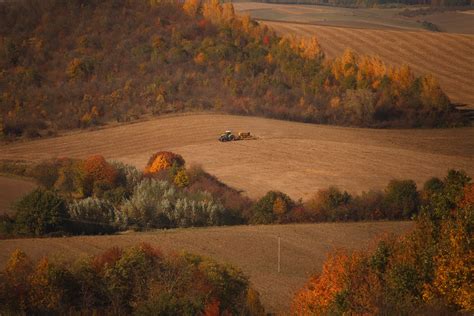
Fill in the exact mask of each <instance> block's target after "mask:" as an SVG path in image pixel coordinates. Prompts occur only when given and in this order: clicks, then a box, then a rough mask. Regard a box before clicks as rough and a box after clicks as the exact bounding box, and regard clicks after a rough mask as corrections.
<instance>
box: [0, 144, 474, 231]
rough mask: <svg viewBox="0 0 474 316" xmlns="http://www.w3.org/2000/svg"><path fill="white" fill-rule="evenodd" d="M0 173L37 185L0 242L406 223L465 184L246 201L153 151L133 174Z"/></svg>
mask: <svg viewBox="0 0 474 316" xmlns="http://www.w3.org/2000/svg"><path fill="white" fill-rule="evenodd" d="M0 172H3V173H13V174H17V175H22V176H29V177H33V178H34V179H36V181H37V183H38V185H39V187H38V188H37V189H36V190H34V191H32V192H31V193H29V194H27V195H25V196H24V197H22V198H21V199H19V200H18V201H17V202H16V203H15V205H14V210H15V212H14V213H13V214H4V215H2V216H1V217H0V237H1V238H9V237H18V236H45V235H47V236H62V235H77V234H110V233H115V232H117V231H122V230H129V229H134V230H146V229H160V228H176V227H199V226H218V225H240V224H276V223H281V224H284V223H301V222H331V221H338V222H340V221H369V220H370V221H372V220H410V219H413V218H415V217H416V216H418V215H419V214H420V212H421V211H422V210H423V208H425V207H426V205H428V204H429V203H430V201H431V199H432V196H433V195H436V194H440V193H441V192H445V191H446V192H450V191H453V190H457V189H459V187H463V186H465V185H466V184H468V183H470V181H471V178H470V177H469V176H468V175H467V174H466V173H465V172H464V171H458V170H450V171H449V172H448V174H447V175H446V177H445V178H444V179H439V178H436V177H434V178H431V179H429V180H428V181H426V183H425V184H424V186H423V188H421V189H418V188H417V185H416V183H415V182H414V181H412V180H391V181H390V182H389V183H388V185H387V186H386V187H385V189H384V190H372V191H368V192H363V193H361V194H358V195H353V194H350V193H348V192H346V191H343V190H340V189H339V188H337V187H328V188H326V189H321V190H319V191H317V192H316V193H315V194H313V195H312V196H311V197H310V198H309V199H307V200H306V201H302V200H298V201H295V200H293V199H291V198H290V197H289V196H288V195H286V194H285V193H283V192H279V191H269V192H268V193H266V194H265V195H264V196H263V197H261V198H260V199H257V200H252V199H250V198H248V197H247V196H245V195H244V194H242V192H240V191H238V190H236V189H233V188H231V187H229V186H227V185H226V184H224V183H222V182H220V181H219V180H218V179H217V178H216V177H214V176H212V175H211V174H209V173H207V172H206V171H204V170H203V169H202V168H201V167H199V166H191V167H186V165H185V161H184V159H183V157H182V156H180V155H178V154H175V153H172V152H167V151H162V152H157V153H155V154H153V155H152V156H151V157H150V159H149V161H148V163H147V165H146V167H145V169H144V170H143V171H140V170H138V169H136V168H135V167H133V166H129V165H125V164H123V163H120V162H115V161H107V160H106V159H105V158H104V157H102V156H99V155H96V156H91V157H89V158H87V159H85V160H78V159H69V158H61V159H55V160H48V161H44V162H41V163H38V164H33V165H26V164H23V163H18V162H17V163H14V162H5V161H4V162H3V163H2V164H0Z"/></svg>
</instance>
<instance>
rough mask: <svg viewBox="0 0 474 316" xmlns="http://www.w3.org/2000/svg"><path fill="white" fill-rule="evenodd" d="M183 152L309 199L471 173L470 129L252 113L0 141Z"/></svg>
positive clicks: (257, 186)
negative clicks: (242, 137)
mask: <svg viewBox="0 0 474 316" xmlns="http://www.w3.org/2000/svg"><path fill="white" fill-rule="evenodd" d="M228 129H231V130H233V131H234V132H238V131H250V132H252V133H253V134H255V135H256V136H257V137H258V138H259V139H258V140H248V141H237V142H230V143H220V142H218V141H217V137H218V136H219V134H220V133H221V132H223V131H225V130H228ZM160 150H170V151H173V152H176V153H179V154H181V155H183V157H184V158H185V160H186V161H187V164H188V165H190V164H201V165H202V166H203V167H204V169H206V170H207V171H209V172H210V173H212V174H214V175H216V176H217V177H218V178H219V179H220V180H222V181H223V182H225V183H227V184H229V185H231V186H233V187H235V188H237V189H240V190H243V191H244V192H245V193H246V194H248V195H249V196H251V197H260V196H262V195H263V194H265V193H266V192H267V191H268V190H281V191H283V192H285V193H287V194H289V195H290V196H291V197H293V198H295V199H297V198H308V197H309V196H311V195H312V194H314V193H315V192H316V191H317V190H318V189H321V188H326V187H328V186H330V185H336V186H338V187H340V188H342V189H345V190H348V191H350V192H353V193H356V192H361V191H363V190H365V191H366V190H369V189H382V188H383V187H385V185H386V184H387V183H388V181H390V180H391V179H394V178H398V179H401V178H402V179H413V180H415V181H416V182H417V184H418V185H422V184H423V182H424V181H426V180H428V179H429V178H430V177H432V176H439V177H443V176H444V175H445V174H446V171H447V170H448V169H450V168H457V169H464V170H465V171H466V172H467V173H468V174H470V175H471V176H472V175H474V128H473V127H469V128H460V129H435V130H431V129H417V130H376V129H361V128H346V127H335V126H324V125H313V124H303V123H296V122H287V121H279V120H271V119H264V118H256V117H243V116H231V115H220V114H192V115H181V116H171V117H163V118H158V119H153V120H150V121H144V122H139V123H134V124H128V125H121V126H117V127H110V128H104V129H101V130H96V131H82V132H74V133H70V134H66V135H64V136H60V137H55V138H49V139H40V140H34V141H27V142H19V143H13V144H8V145H1V146H0V159H23V160H29V161H38V160H41V159H48V158H56V157H73V158H85V157H88V156H90V155H94V154H101V155H104V156H105V157H106V158H108V159H115V160H120V161H123V162H125V163H130V164H133V165H135V166H137V167H138V168H143V167H144V166H145V164H146V162H147V160H148V158H149V157H150V156H151V154H153V153H154V152H156V151H160Z"/></svg>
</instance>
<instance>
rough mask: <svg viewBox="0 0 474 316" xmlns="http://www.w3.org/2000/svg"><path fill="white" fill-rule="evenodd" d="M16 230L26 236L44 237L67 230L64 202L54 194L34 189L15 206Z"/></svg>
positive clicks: (66, 214) (67, 215)
mask: <svg viewBox="0 0 474 316" xmlns="http://www.w3.org/2000/svg"><path fill="white" fill-rule="evenodd" d="M16 212H17V213H16V229H17V230H18V231H19V232H21V233H26V234H28V235H36V236H41V235H46V234H50V233H54V232H66V231H67V230H68V223H69V213H68V210H67V204H66V202H65V200H64V199H63V198H62V197H61V196H59V195H58V194H57V193H55V192H51V191H46V190H43V189H36V190H35V191H33V192H31V193H29V194H28V195H26V196H25V197H23V198H22V199H21V200H20V201H19V202H18V203H17V204H16Z"/></svg>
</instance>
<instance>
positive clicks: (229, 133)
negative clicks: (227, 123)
mask: <svg viewBox="0 0 474 316" xmlns="http://www.w3.org/2000/svg"><path fill="white" fill-rule="evenodd" d="M234 139H235V136H234V135H233V134H232V131H225V132H224V133H223V134H222V135H221V136H220V137H219V141H221V142H229V141H232V140H234Z"/></svg>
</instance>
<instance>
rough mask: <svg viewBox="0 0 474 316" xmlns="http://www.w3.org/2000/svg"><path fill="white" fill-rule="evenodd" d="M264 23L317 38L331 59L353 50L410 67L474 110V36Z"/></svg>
mask: <svg viewBox="0 0 474 316" xmlns="http://www.w3.org/2000/svg"><path fill="white" fill-rule="evenodd" d="M264 23H265V24H266V25H268V26H269V27H271V28H273V29H274V30H275V31H277V32H278V33H280V34H284V35H285V34H294V35H298V36H314V35H315V36H316V37H317V38H318V40H319V42H320V43H321V46H322V48H323V50H324V52H325V53H326V55H327V56H328V57H329V58H334V57H336V56H340V55H341V54H342V53H343V52H344V50H345V49H346V48H351V49H353V50H354V51H356V52H358V53H359V54H366V55H378V56H379V57H380V58H381V59H382V60H384V61H385V62H386V63H388V64H391V65H402V64H407V65H409V66H410V67H411V68H412V69H413V70H414V71H415V72H416V73H417V74H419V75H421V74H432V75H434V76H435V77H436V78H437V79H438V81H439V82H440V84H441V87H442V88H443V90H444V91H445V92H446V93H447V94H448V96H449V97H450V98H451V100H452V101H453V102H456V103H460V104H468V105H469V107H470V108H473V109H474V85H473V84H474V35H467V34H450V33H433V32H414V31H393V30H374V29H356V28H347V27H331V26H317V25H309V24H296V23H287V22H270V21H265V22H264Z"/></svg>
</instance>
